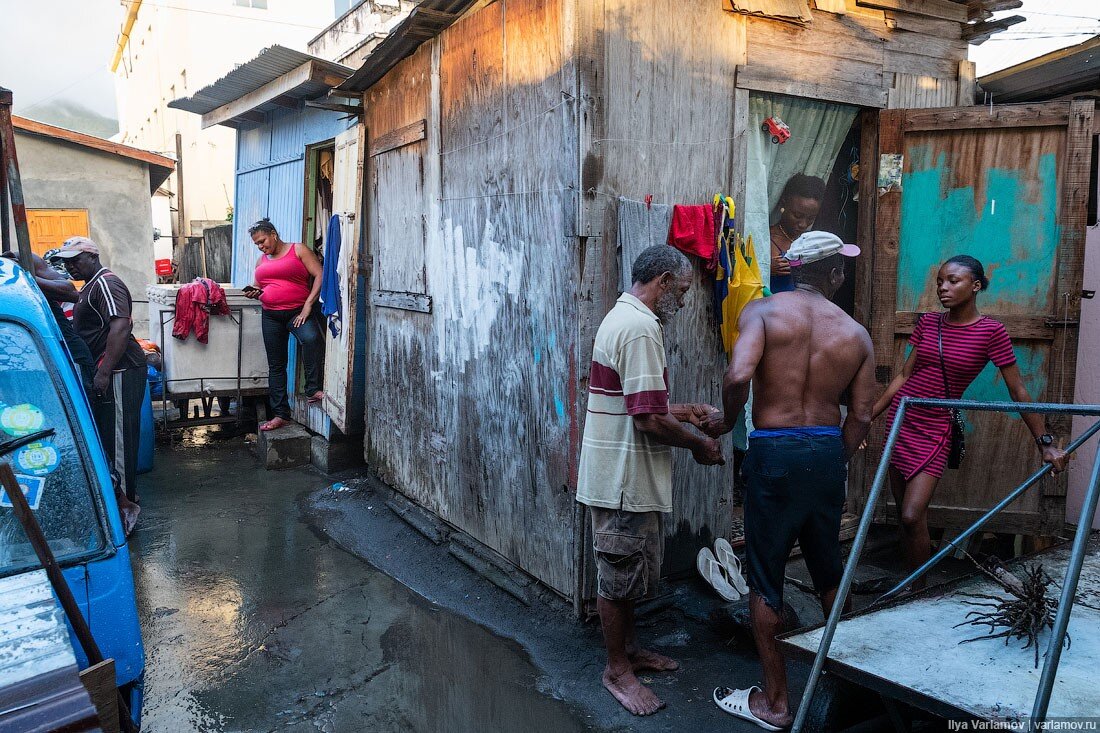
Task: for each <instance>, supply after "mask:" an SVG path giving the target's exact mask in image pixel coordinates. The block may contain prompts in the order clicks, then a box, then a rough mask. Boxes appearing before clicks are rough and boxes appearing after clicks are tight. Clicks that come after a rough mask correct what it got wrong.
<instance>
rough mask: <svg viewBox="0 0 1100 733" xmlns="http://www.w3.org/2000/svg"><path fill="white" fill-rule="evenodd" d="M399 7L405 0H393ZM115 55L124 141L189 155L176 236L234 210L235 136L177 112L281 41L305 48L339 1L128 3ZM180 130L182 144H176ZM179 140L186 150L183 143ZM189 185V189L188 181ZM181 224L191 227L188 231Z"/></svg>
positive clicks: (175, 186) (176, 199) (176, 182)
mask: <svg viewBox="0 0 1100 733" xmlns="http://www.w3.org/2000/svg"><path fill="white" fill-rule="evenodd" d="M394 4H396V0H394ZM121 8H122V11H123V17H122V19H121V27H120V30H119V36H118V45H117V48H116V49H115V53H114V57H113V58H112V59H111V67H112V71H113V72H114V74H115V79H116V91H117V96H118V114H119V141H120V142H123V143H126V144H128V145H133V146H136V147H140V148H144V149H147V150H154V151H157V152H159V153H162V154H164V155H168V156H171V157H177V154H178V155H179V157H180V159H181V165H180V166H179V168H178V174H177V175H173V176H172V177H171V179H170V180H169V181H168V182H167V183H166V186H165V188H166V189H167V190H168V191H170V192H171V193H172V194H173V197H172V204H171V205H172V208H173V209H174V210H176V209H178V208H179V207H181V206H182V215H180V212H178V210H177V211H173V221H172V233H173V235H174V236H175V237H177V239H176V241H177V242H180V241H182V238H183V237H187V236H190V235H199V234H201V229H202V228H203V227H204V222H218V223H221V222H224V221H225V220H226V219H227V218H231V216H232V202H233V176H234V172H235V168H234V156H235V140H236V136H235V134H234V131H233V130H231V129H228V128H226V127H223V126H219V127H212V128H210V129H206V130H204V129H202V127H201V125H200V121H199V119H198V117H196V116H194V115H190V114H187V113H185V112H181V111H178V110H170V109H168V102H170V101H172V100H173V99H177V98H179V97H185V96H190V94H192V93H193V92H194V90H197V89H201V88H202V87H204V86H206V85H207V84H209V83H210V82H212V81H214V80H216V79H218V78H219V77H221V76H223V75H225V73H226V72H227V71H228V70H230V69H232V68H233V67H234V65H237V64H241V63H243V62H245V61H247V60H249V59H251V58H253V57H255V56H256V54H257V53H258V52H259V51H260V49H262V48H265V47H267V46H270V45H272V44H281V45H284V46H288V47H290V48H297V49H301V50H304V49H305V47H306V43H307V42H308V41H309V40H310V39H311V38H313V37H314V36H316V35H317V33H318V32H319V31H321V30H322V29H323V28H325V27H326V26H327V25H329V23H331V22H332V20H333V18H334V16H335V13H336V6H335V5H334V3H333V0H174V2H173V3H172V4H171V6H170V7H169V6H167V5H162V4H159V3H152V2H142V0H132V1H131V0H127V1H126V2H123V3H122V4H121ZM177 135H178V136H179V141H178V143H177ZM177 146H178V147H177ZM181 178H182V180H183V192H182V194H183V195H182V196H181V195H180V179H181ZM181 224H182V230H181Z"/></svg>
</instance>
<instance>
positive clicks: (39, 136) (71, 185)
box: [13, 117, 174, 336]
mask: <svg viewBox="0 0 1100 733" xmlns="http://www.w3.org/2000/svg"><path fill="white" fill-rule="evenodd" d="M13 122H14V127H15V146H16V150H18V153H19V168H20V177H21V178H22V182H23V197H24V200H25V201H26V203H27V224H28V228H29V229H30V236H31V247H32V249H33V250H34V251H35V252H36V253H38V254H42V253H44V252H46V251H47V250H49V249H52V248H54V247H59V246H61V243H62V242H64V241H65V239H67V238H68V237H71V236H75V235H82V236H86V237H91V238H92V239H94V240H95V241H96V243H97V244H99V246H100V248H101V250H102V253H103V264H105V265H107V266H108V267H110V268H111V270H112V271H114V272H115V274H117V275H118V276H119V277H120V278H122V280H123V282H125V283H126V285H127V286H128V287H129V288H130V292H131V293H132V294H133V296H134V298H135V299H138V300H140V299H143V298H144V297H145V288H146V287H147V286H148V285H149V284H150V283H153V282H156V276H155V275H154V273H153V217H152V207H151V204H150V199H151V197H152V195H153V193H154V192H156V190H157V188H158V187H159V186H160V185H161V184H162V183H163V182H164V180H165V179H166V178H167V177H168V176H169V175H170V174H171V173H172V169H173V166H174V163H173V161H172V160H171V159H169V158H166V157H164V156H162V155H157V154H155V153H150V152H148V151H145V150H139V149H137V148H133V147H130V146H128V145H121V144H119V143H115V142H111V141H110V140H104V139H103V138H99V137H93V136H91V135H85V134H83V133H79V132H73V131H71V130H65V129H63V128H60V127H54V126H53V125H46V124H43V123H41V122H34V121H33V120H27V119H23V118H21V117H16V118H14V120H13ZM13 248H14V246H13ZM134 320H135V324H136V325H135V329H134V332H135V333H136V334H138V335H139V336H144V335H145V333H146V329H145V326H144V323H145V320H146V319H145V308H135V309H134Z"/></svg>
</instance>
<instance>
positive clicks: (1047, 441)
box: [1035, 433, 1054, 450]
mask: <svg viewBox="0 0 1100 733" xmlns="http://www.w3.org/2000/svg"><path fill="white" fill-rule="evenodd" d="M1035 445H1037V446H1039V450H1042V449H1043V448H1049V447H1050V446H1052V445H1054V436H1053V435H1051V434H1050V433H1043V434H1042V435H1040V436H1039V437H1038V438H1036V439H1035Z"/></svg>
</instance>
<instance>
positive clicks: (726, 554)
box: [714, 537, 749, 596]
mask: <svg viewBox="0 0 1100 733" xmlns="http://www.w3.org/2000/svg"><path fill="white" fill-rule="evenodd" d="M714 556H715V557H716V558H718V563H719V564H720V565H721V566H722V567H723V568H724V569H725V571H726V577H727V578H728V579H729V581H730V585H732V586H733V588H734V590H736V591H737V592H738V593H740V594H741V595H743V596H744V595H748V593H749V584H748V583H746V582H745V575H744V574H743V573H742V572H741V560H739V559H738V557H737V555H736V554H734V552H733V545H731V544H730V543H729V541H728V540H726V538H725V537H719V538H718V539H716V540H715V541H714Z"/></svg>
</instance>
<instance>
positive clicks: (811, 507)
mask: <svg viewBox="0 0 1100 733" xmlns="http://www.w3.org/2000/svg"><path fill="white" fill-rule="evenodd" d="M741 470H742V472H743V475H744V478H745V555H746V565H747V566H748V583H749V587H750V588H751V589H752V590H753V592H755V593H756V594H757V595H760V596H761V597H763V599H764V601H765V602H766V603H767V604H768V606H769V607H771V608H772V609H774V610H776V611H777V612H781V611H782V609H783V579H784V577H785V575H786V566H787V560H788V559H789V558H790V555H791V550H792V549H793V548H794V543H795V542H798V543H799V545H800V546H801V549H802V557H803V558H805V560H806V567H807V568H809V571H810V577H811V578H812V580H813V584H814V588H815V589H816V590H817V592H818V593H819V594H823V593H826V592H828V591H830V590H833V589H834V588H836V587H837V586H838V585H840V576H841V575H842V573H843V569H844V568H843V563H842V562H841V558H840V539H839V534H840V516H841V513H842V511H843V509H844V485H845V481H846V479H847V476H848V462H847V459H846V456H845V454H844V444H843V443H842V442H841V440H840V431H839V429H837V428H805V429H798V428H796V429H784V430H759V431H756V432H754V433H753V434H752V435H750V436H749V450H748V453H747V454H746V456H745V461H744V464H743V465H742V469H741Z"/></svg>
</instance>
